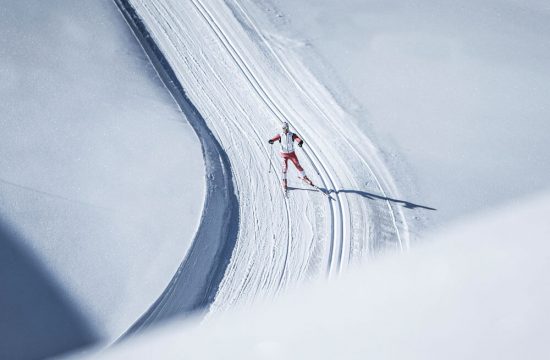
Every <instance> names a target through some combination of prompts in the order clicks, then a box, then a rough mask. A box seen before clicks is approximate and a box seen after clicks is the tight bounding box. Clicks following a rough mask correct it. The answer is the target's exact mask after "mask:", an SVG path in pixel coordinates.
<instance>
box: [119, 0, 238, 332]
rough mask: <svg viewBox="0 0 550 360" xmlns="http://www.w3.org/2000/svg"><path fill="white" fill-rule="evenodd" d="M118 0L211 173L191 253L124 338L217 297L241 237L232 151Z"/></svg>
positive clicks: (123, 2)
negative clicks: (230, 154)
mask: <svg viewBox="0 0 550 360" xmlns="http://www.w3.org/2000/svg"><path fill="white" fill-rule="evenodd" d="M115 3H116V5H117V7H118V8H119V10H120V12H121V14H122V15H123V17H124V19H125V20H126V22H127V23H128V25H129V26H130V28H131V29H132V31H133V33H134V35H135V36H136V38H137V40H138V42H139V43H140V44H141V46H142V48H143V50H144V51H145V53H146V54H147V56H148V57H149V59H150V61H151V63H152V64H153V66H154V68H155V70H156V71H157V73H158V75H159V77H160V78H161V79H162V81H163V83H164V84H165V86H166V87H167V89H168V90H169V91H170V93H171V94H172V96H173V98H174V100H175V101H176V103H177V104H178V105H179V106H180V108H181V110H182V111H183V113H184V114H185V116H186V117H187V119H188V120H189V123H190V124H191V126H192V127H193V130H194V131H195V132H196V134H197V136H198V138H199V140H200V142H201V147H202V151H203V157H204V162H205V172H206V198H205V202H204V207H203V212H202V216H201V220H200V225H199V228H198V230H197V232H196V234H195V238H194V240H193V243H192V245H191V248H190V250H189V252H188V253H187V255H186V257H185V259H184V260H183V261H182V263H181V265H180V267H179V268H178V270H177V272H176V274H175V275H174V276H173V278H172V280H171V281H170V284H169V285H168V287H167V288H166V289H165V290H164V292H163V293H162V294H161V295H160V297H159V298H158V299H157V301H156V302H155V303H154V304H153V305H151V307H150V308H149V309H148V310H147V311H146V312H145V313H144V314H143V315H142V316H141V317H140V318H139V319H138V320H137V321H136V322H135V323H134V325H132V326H131V327H130V328H129V329H128V331H126V333H124V334H123V335H122V336H121V337H120V338H119V340H121V339H124V338H126V337H127V336H129V335H132V334H135V333H137V332H140V331H141V330H143V329H145V328H147V327H149V326H150V325H152V324H154V323H157V322H158V321H160V320H163V319H167V318H169V317H171V316H173V315H176V314H185V313H187V314H188V313H191V312H195V311H199V310H201V309H203V308H204V307H206V306H208V304H210V303H211V302H212V301H213V300H214V297H215V295H216V292H217V290H218V286H219V284H220V282H221V280H222V278H223V275H224V273H225V269H226V267H227V266H228V264H229V260H230V258H231V254H232V251H233V248H234V246H235V243H236V240H237V233H238V224H239V204H238V200H237V197H236V195H235V190H234V186H233V179H232V171H231V165H230V162H229V159H228V156H227V154H226V153H225V151H224V150H223V148H222V147H221V145H220V144H219V142H218V141H217V140H216V138H215V137H214V135H213V134H212V132H211V131H210V129H209V128H208V126H207V125H206V122H205V121H204V119H203V117H202V116H201V114H200V113H199V112H198V111H197V109H196V108H195V106H194V105H193V103H192V102H191V101H190V100H189V99H188V97H187V95H186V92H185V90H184V89H183V87H182V85H181V83H180V82H179V80H178V79H177V77H176V75H175V74H174V72H173V70H172V68H171V67H170V65H169V64H168V62H167V61H166V58H165V57H164V55H163V53H162V52H161V50H160V49H159V48H158V46H157V45H156V44H155V42H154V41H153V40H152V39H151V36H150V35H149V31H148V30H147V27H146V26H145V25H144V24H143V22H142V21H141V19H140V17H139V16H138V15H137V14H136V12H135V10H134V8H133V7H132V6H131V5H130V3H129V2H128V1H127V0H115Z"/></svg>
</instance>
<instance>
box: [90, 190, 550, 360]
mask: <svg viewBox="0 0 550 360" xmlns="http://www.w3.org/2000/svg"><path fill="white" fill-rule="evenodd" d="M549 211H550V194H549V193H548V192H547V193H543V194H537V195H536V196H533V197H531V198H530V199H526V200H524V201H521V202H515V203H512V204H510V205H508V206H506V207H505V208H502V209H499V210H497V211H492V212H491V213H489V214H482V215H478V216H475V217H473V218H469V219H468V220H467V221H464V222H462V223H460V224H457V225H455V226H454V227H452V228H448V229H447V230H446V231H444V232H443V233H439V234H437V235H434V236H431V237H430V239H428V241H426V243H423V244H422V245H418V246H415V247H414V248H413V249H412V250H411V251H410V252H408V253H406V254H404V255H402V256H386V257H380V258H379V259H377V260H376V261H373V262H371V263H370V264H368V265H367V266H362V267H361V268H359V269H352V271H349V272H347V273H346V274H343V275H342V276H341V277H340V279H338V281H333V282H329V283H319V284H314V286H306V287H303V288H300V289H299V291H293V292H291V293H289V294H285V295H283V296H282V297H280V298H278V299H276V300H275V301H270V302H269V303H266V304H256V305H254V306H252V307H250V306H248V307H244V308H234V309H231V310H230V311H227V312H225V313H224V314H220V316H212V317H210V318H208V319H207V321H202V322H201V323H195V322H184V323H181V322H176V323H174V324H171V325H169V326H164V327H163V328H160V329H158V330H157V331H152V332H150V333H148V334H147V335H146V336H142V337H136V338H133V339H130V340H129V341H128V342H126V343H123V344H121V345H120V346H118V347H113V348H111V349H109V350H108V351H105V352H103V353H101V354H98V353H92V354H91V355H92V356H90V357H89V358H94V359H102V360H108V359H113V360H114V359H153V358H158V359H166V360H168V359H220V358H223V359H547V358H548V338H549V337H550V326H549V325H550V316H549V313H548V304H549V303H550V281H549V279H548V276H547V274H548V272H549V271H550V256H549V252H548V250H549V246H548V240H547V238H548V233H549V232H550V225H549V223H548V221H547V214H548V212H549Z"/></svg>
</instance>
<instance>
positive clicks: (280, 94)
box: [128, 0, 408, 310]
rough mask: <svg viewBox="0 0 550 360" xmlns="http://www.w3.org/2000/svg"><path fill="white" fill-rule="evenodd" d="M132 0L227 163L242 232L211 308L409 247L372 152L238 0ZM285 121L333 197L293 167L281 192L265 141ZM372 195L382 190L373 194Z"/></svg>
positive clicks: (309, 168)
mask: <svg viewBox="0 0 550 360" xmlns="http://www.w3.org/2000/svg"><path fill="white" fill-rule="evenodd" d="M128 3H129V4H131V5H132V7H133V8H134V9H135V11H136V13H137V15H138V16H139V17H140V19H141V21H142V22H143V24H144V25H145V27H146V29H147V32H148V34H150V36H151V41H153V42H154V43H155V44H156V46H158V49H159V50H160V51H161V52H162V54H163V56H164V57H165V59H166V61H167V63H168V65H169V66H170V68H171V70H172V71H173V73H174V75H175V76H176V77H177V79H178V80H179V82H180V83H181V84H182V86H183V87H184V89H185V93H186V94H187V96H188V98H189V100H190V101H191V102H192V104H193V105H194V106H195V107H196V109H197V111H198V112H199V113H200V115H201V118H202V119H204V121H205V124H206V126H207V127H208V129H209V130H210V131H211V133H212V134H213V136H214V137H215V139H216V140H217V142H219V144H220V146H221V148H223V150H224V151H225V154H227V157H228V159H229V162H230V163H231V171H232V174H233V181H234V185H235V192H236V199H235V200H234V202H238V204H239V216H238V218H239V224H238V235H237V239H236V243H235V247H234V250H233V254H232V256H231V260H230V262H229V264H228V266H227V269H226V271H225V275H224V277H223V280H222V281H221V283H220V284H219V288H218V291H217V294H216V298H215V302H214V304H213V307H212V309H214V310H216V309H220V308H225V307H227V306H231V305H232V304H234V303H236V302H239V303H242V302H248V301H252V300H254V299H257V298H261V297H268V296H272V295H273V294H275V293H277V292H278V291H280V290H281V289H284V288H286V287H288V286H292V285H294V284H297V283H298V282H299V281H301V280H303V279H305V278H309V277H314V276H318V275H319V274H322V273H326V274H327V275H328V276H333V275H336V274H338V273H339V272H340V271H341V270H342V269H343V268H344V267H345V266H347V265H348V264H349V263H350V262H352V261H354V260H357V259H361V258H364V257H365V256H369V255H371V254H376V253H378V252H380V251H382V250H387V249H395V250H398V251H399V250H403V249H405V248H407V247H408V229H407V224H406V222H405V220H404V217H403V214H402V211H401V209H400V208H399V207H397V206H395V204H392V203H391V202H390V201H388V200H385V198H387V196H386V192H388V191H391V192H392V193H393V194H395V191H396V190H395V188H394V187H393V182H392V181H391V177H390V176H389V174H388V172H387V171H386V169H385V167H384V166H383V164H382V163H381V162H380V161H379V160H378V157H377V150H376V148H375V147H374V146H373V145H372V144H371V143H370V141H369V140H368V139H367V138H366V137H365V136H364V135H363V134H362V133H361V131H359V130H358V129H357V128H356V127H355V125H354V123H353V120H352V119H350V117H349V115H348V114H347V113H345V112H344V111H343V110H342V109H341V108H340V107H339V105H338V104H337V103H336V102H335V100H334V99H333V98H332V97H331V95H330V94H329V92H328V91H327V90H326V89H325V88H324V87H323V86H322V85H321V84H320V83H319V82H318V81H317V80H316V79H315V78H314V77H313V76H312V75H311V73H310V72H309V71H308V70H307V68H306V67H304V66H303V65H302V64H301V63H300V61H299V60H298V57H297V56H295V55H294V54H293V53H292V51H291V50H289V49H288V47H287V46H285V44H284V43H280V42H275V41H273V40H271V39H268V38H267V37H266V36H265V35H264V34H263V33H262V32H261V30H260V28H259V27H258V26H257V25H256V24H255V22H254V20H253V18H252V17H251V16H250V15H249V14H248V13H247V11H246V10H245V7H244V6H242V4H241V3H240V2H238V1H232V2H228V3H225V2H222V1H208V2H206V1H200V0H187V1H179V0H152V1H144V0H143V1H142V0H130V1H128ZM283 121H287V122H289V123H290V124H291V128H292V129H294V131H295V132H297V133H298V134H299V135H300V136H301V137H302V138H303V139H304V140H305V142H306V145H305V146H304V149H303V150H298V157H299V158H300V160H301V162H302V165H303V166H304V168H305V169H306V173H308V175H309V176H310V178H312V180H313V181H314V182H315V183H316V184H317V185H319V187H321V188H323V189H326V190H327V191H329V192H331V196H332V199H333V200H329V199H328V198H327V197H325V196H323V195H322V194H319V193H318V192H317V191H315V190H314V189H311V188H308V187H307V186H306V185H304V184H302V183H301V182H300V181H299V180H298V179H297V174H296V172H295V170H294V169H293V168H292V166H291V167H290V170H289V186H290V187H291V188H292V189H291V190H290V197H289V198H288V199H286V198H285V197H284V196H283V194H282V190H281V188H280V185H279V184H280V162H279V158H278V156H277V151H278V150H277V148H276V147H275V148H271V146H270V145H269V144H268V143H267V139H268V138H270V137H271V136H273V135H274V134H275V133H276V132H278V131H279V128H280V123H281V122H283ZM198 135H199V136H201V134H200V133H198ZM203 149H204V150H205V151H208V149H205V148H204V142H203ZM190 176H193V175H192V174H190ZM364 192H368V193H373V194H378V196H379V197H378V198H377V199H368V200H367V199H365V198H364V197H363V196H361V193H364ZM229 200H230V199H229ZM204 221H206V220H205V219H204V217H203V222H204ZM201 226H202V225H201ZM197 260H198V261H200V259H197ZM175 301H177V299H175Z"/></svg>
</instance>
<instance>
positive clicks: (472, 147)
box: [245, 0, 550, 229]
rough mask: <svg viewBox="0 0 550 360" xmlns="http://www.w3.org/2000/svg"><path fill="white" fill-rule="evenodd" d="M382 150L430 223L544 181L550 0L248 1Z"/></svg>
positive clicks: (537, 187)
mask: <svg viewBox="0 0 550 360" xmlns="http://www.w3.org/2000/svg"><path fill="white" fill-rule="evenodd" d="M245 3H246V4H247V5H248V6H247V7H248V8H249V9H250V11H251V12H253V14H254V16H255V17H258V18H263V19H264V20H263V21H262V26H263V28H265V31H266V32H268V33H269V35H270V39H271V40H272V41H275V42H281V43H282V44H285V46H288V47H291V48H292V49H293V51H294V52H296V53H297V54H299V55H300V57H301V58H302V60H303V61H304V62H305V63H306V64H307V65H308V67H309V68H310V69H311V70H312V72H313V73H314V74H315V76H316V77H317V78H318V79H320V81H322V82H323V83H325V84H327V86H328V87H329V88H330V89H331V92H332V93H333V95H334V96H335V97H336V98H337V99H338V101H339V103H341V104H342V105H343V107H344V108H345V109H346V110H348V111H350V112H351V113H352V114H353V118H354V119H355V121H356V122H357V123H358V126H359V127H360V128H361V129H362V130H363V131H364V132H365V133H367V134H369V137H371V138H372V139H373V142H374V143H375V144H376V145H377V146H378V147H380V148H381V150H382V157H383V159H384V161H385V162H386V164H388V167H389V168H390V170H391V173H392V174H393V175H394V178H395V179H396V186H397V187H398V189H399V191H400V192H401V194H402V196H403V197H404V198H406V199H407V200H409V201H411V202H417V203H421V204H428V205H429V206H430V207H433V208H436V209H437V211H424V212H414V213H412V212H408V213H406V215H409V216H407V220H409V222H413V223H416V222H418V221H420V222H424V223H425V224H426V225H427V226H428V227H429V228H431V229H433V228H434V226H442V225H445V224H449V223H452V222H453V221H456V220H457V219H459V218H461V217H463V216H466V215H468V214H470V213H472V212H474V211H482V210H485V209H490V208H491V207H494V206H496V205H499V204H504V203H506V202H508V201H509V200H510V199H513V198H521V197H524V196H527V195H529V194H531V193H536V192H537V191H541V190H544V189H547V188H548V185H549V184H550V141H548V134H549V133H550V122H549V121H548V119H549V118H550V107H549V106H548V94H549V93H550V66H549V64H550V5H549V3H548V2H547V1H539V0H525V1H524V0H522V1H519V0H465V1H448V0H444V1H406V0H389V1H379V0H342V1H316V0H303V1H292V0H290V1H289V0H253V1H247V2H245Z"/></svg>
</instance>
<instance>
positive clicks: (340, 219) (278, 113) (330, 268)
mask: <svg viewBox="0 0 550 360" xmlns="http://www.w3.org/2000/svg"><path fill="white" fill-rule="evenodd" d="M191 2H192V3H193V5H194V7H195V8H196V9H197V11H198V12H199V13H200V14H201V16H202V17H203V18H204V19H205V21H206V22H207V24H208V26H209V27H210V28H211V29H212V31H213V32H214V33H215V34H216V36H217V37H218V39H219V40H220V42H221V43H222V45H223V46H224V47H225V48H226V50H227V51H228V53H229V55H230V56H231V57H232V59H233V60H234V61H235V63H236V64H237V66H238V67H239V69H240V71H241V72H242V73H243V75H244V76H245V77H246V79H247V80H248V81H249V82H250V84H251V85H252V87H253V88H254V90H255V91H256V93H257V94H258V96H259V97H260V99H261V100H262V101H263V102H264V104H265V105H266V106H267V107H268V108H269V109H270V111H271V112H272V113H273V115H275V117H277V119H279V121H280V122H284V121H286V122H288V123H289V124H292V122H291V121H289V119H288V116H286V115H285V114H284V112H283V111H282V110H281V109H280V108H279V106H278V105H277V104H276V103H275V101H274V100H273V99H272V98H271V97H270V96H269V94H268V93H267V91H266V90H265V89H264V88H263V86H262V85H261V84H260V82H259V80H258V79H257V78H256V76H255V75H254V73H253V72H252V70H251V67H250V66H249V65H248V64H247V63H246V61H245V60H244V59H243V57H242V56H241V55H240V53H239V52H238V51H237V50H236V48H235V46H234V45H233V44H232V42H231V40H229V38H228V36H227V35H226V34H225V33H224V31H223V30H222V28H221V27H220V25H219V24H218V23H217V22H216V20H215V18H214V16H212V14H211V13H210V12H209V11H208V9H207V8H206V7H205V6H204V4H203V3H202V2H201V1H199V0H191ZM293 127H294V128H295V129H296V130H298V129H297V127H296V126H294V125H293ZM297 132H299V131H297ZM310 148H311V149H312V155H309V153H308V152H307V151H305V149H304V154H305V155H306V157H307V158H308V160H309V161H310V163H311V164H312V166H313V167H314V169H315V171H316V172H317V174H318V175H319V177H320V178H321V181H322V183H323V186H324V187H325V188H327V189H330V188H332V189H334V190H335V193H334V195H335V201H331V200H327V201H328V202H329V206H330V213H331V222H332V226H331V243H330V249H329V260H328V265H327V273H328V275H332V274H338V273H339V271H340V269H341V266H342V257H343V247H344V244H343V242H344V239H345V235H346V233H349V227H350V225H349V224H350V222H349V219H346V217H345V216H344V210H343V206H342V202H343V199H342V197H341V196H340V194H339V193H338V191H337V190H339V188H338V187H337V186H336V185H335V182H334V180H333V175H332V174H331V172H330V171H329V170H328V168H327V167H326V166H325V165H324V164H323V162H322V161H320V160H319V158H318V156H317V155H316V152H315V151H314V148H313V147H312V146H311V145H310ZM313 158H315V161H314V160H313ZM319 168H321V169H322V170H323V171H324V173H325V175H323V174H321V171H319ZM328 185H330V186H328ZM344 201H345V200H344ZM335 204H336V205H335ZM335 214H337V217H336V216H335ZM346 220H347V221H346ZM335 224H336V225H335ZM344 224H347V227H346V228H345V227H344ZM335 227H337V228H338V229H335ZM336 238H338V239H336ZM335 251H337V255H336V258H335Z"/></svg>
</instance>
